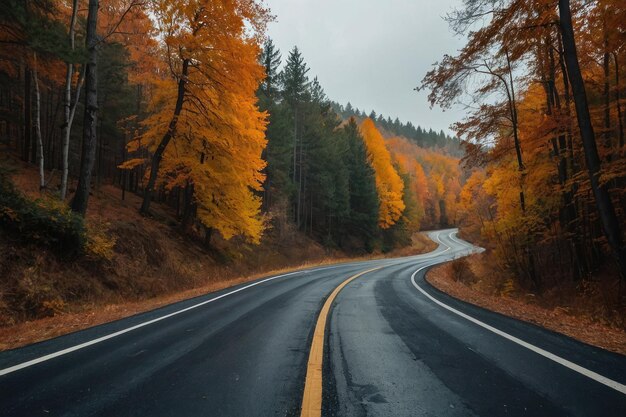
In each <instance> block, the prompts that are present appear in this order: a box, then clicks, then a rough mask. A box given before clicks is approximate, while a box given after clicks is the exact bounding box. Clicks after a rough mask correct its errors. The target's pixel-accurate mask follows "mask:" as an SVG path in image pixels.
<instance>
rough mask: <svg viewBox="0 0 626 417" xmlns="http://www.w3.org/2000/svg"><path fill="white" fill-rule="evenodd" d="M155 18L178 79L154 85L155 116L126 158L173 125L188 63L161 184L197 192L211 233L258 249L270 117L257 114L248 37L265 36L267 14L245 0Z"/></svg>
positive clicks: (167, 11) (172, 8) (161, 78)
mask: <svg viewBox="0 0 626 417" xmlns="http://www.w3.org/2000/svg"><path fill="white" fill-rule="evenodd" d="M154 11H155V14H156V17H157V18H158V25H159V29H160V31H161V33H162V34H163V42H164V44H165V45H163V51H162V52H163V55H164V59H165V60H166V61H167V62H169V63H171V65H172V66H171V67H170V68H171V70H172V72H173V73H171V74H165V73H158V74H155V75H154V76H153V78H152V79H151V80H150V81H151V85H152V88H151V92H152V94H151V103H150V112H151V116H150V117H148V118H147V119H146V120H145V121H144V122H143V126H144V128H145V130H144V132H143V134H142V135H140V136H139V137H138V138H137V139H135V140H134V141H133V142H131V143H130V144H129V150H132V149H136V148H138V147H139V143H140V141H141V145H142V146H144V147H147V148H148V150H150V151H152V152H154V151H155V150H156V148H157V146H158V145H159V144H160V143H161V139H162V138H163V136H164V135H165V133H166V132H167V131H168V129H169V126H170V123H171V122H172V114H174V108H175V104H176V101H177V97H178V87H179V85H178V78H179V77H181V75H180V72H181V68H182V66H183V62H184V61H185V60H187V61H189V62H190V65H189V73H188V75H187V77H186V81H187V82H186V85H185V96H184V97H185V98H184V101H183V108H182V111H181V113H180V116H179V117H178V120H177V126H176V129H175V131H174V132H173V136H172V141H171V144H170V145H169V146H168V147H167V148H166V151H165V153H164V155H163V160H162V162H161V166H160V170H159V177H160V178H159V180H160V182H161V183H162V184H165V186H166V188H167V189H172V188H173V187H177V186H178V187H182V186H185V185H187V184H189V185H192V186H193V191H194V199H195V203H196V204H197V207H198V210H197V216H198V219H199V220H200V222H201V223H202V224H203V225H204V226H206V227H207V228H211V229H215V230H217V231H218V232H220V234H221V235H222V236H223V237H224V238H226V239H230V238H231V237H233V236H236V235H243V236H245V237H246V238H247V239H248V240H249V241H251V242H254V243H258V242H259V241H260V238H261V235H262V233H263V230H264V220H263V218H262V216H261V215H260V208H261V200H260V198H259V197H258V196H257V195H256V194H255V192H258V191H261V189H262V184H263V181H264V174H263V173H262V170H263V169H264V168H265V161H263V160H262V159H261V153H262V151H263V149H264V148H265V146H266V139H265V128H266V124H267V121H266V118H267V115H266V114H265V113H263V112H261V111H259V108H258V106H257V98H256V90H257V88H258V85H259V83H260V82H261V80H262V79H263V77H264V70H263V67H262V66H261V65H260V64H259V63H258V60H257V57H258V56H259V53H260V47H259V39H258V38H257V37H256V36H253V35H254V33H252V32H251V30H250V29H251V28H253V29H257V30H259V29H262V27H263V26H264V24H265V22H266V20H267V19H268V18H269V16H268V14H267V11H266V10H264V9H263V8H261V7H260V6H258V5H257V4H256V3H255V2H253V1H247V0H229V1H224V2H214V1H209V0H189V1H185V2H173V1H171V0H160V1H157V2H155V5H154ZM256 33H258V32H256ZM127 163H129V164H131V165H132V164H133V161H132V160H131V161H128V162H127Z"/></svg>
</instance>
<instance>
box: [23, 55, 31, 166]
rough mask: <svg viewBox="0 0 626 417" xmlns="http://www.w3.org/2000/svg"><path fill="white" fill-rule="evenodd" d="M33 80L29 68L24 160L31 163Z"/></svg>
mask: <svg viewBox="0 0 626 417" xmlns="http://www.w3.org/2000/svg"><path fill="white" fill-rule="evenodd" d="M31 80H32V75H31V71H30V68H29V67H26V69H25V70H24V147H23V151H24V152H23V153H22V159H23V160H24V161H26V162H30V145H31V140H32V109H31V98H32V96H31V90H32V89H31Z"/></svg>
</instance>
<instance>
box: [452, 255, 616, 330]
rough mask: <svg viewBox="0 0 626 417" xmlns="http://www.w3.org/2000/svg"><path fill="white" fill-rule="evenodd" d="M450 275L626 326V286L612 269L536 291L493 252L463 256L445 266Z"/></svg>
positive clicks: (493, 292)
mask: <svg viewBox="0 0 626 417" xmlns="http://www.w3.org/2000/svg"><path fill="white" fill-rule="evenodd" d="M441 268H442V270H444V274H445V276H447V277H448V279H450V280H453V281H455V282H457V283H461V284H463V285H464V286H465V287H467V288H469V289H471V290H472V291H475V292H477V293H480V294H484V295H487V296H491V297H496V298H510V299H513V300H517V301H520V302H523V303H525V304H529V305H535V306H537V307H540V308H543V309H547V310H551V311H558V312H559V313H561V314H565V315H568V316H571V317H584V318H586V319H589V320H590V321H593V322H596V323H600V324H603V325H607V326H611V327H615V328H620V329H624V330H626V294H625V293H626V291H625V290H626V288H623V284H621V286H622V287H621V288H620V281H619V278H618V277H616V276H615V274H612V273H611V271H609V270H604V271H597V272H596V273H595V274H594V275H593V276H592V277H588V278H586V279H583V280H580V281H574V280H565V281H563V282H559V283H558V284H552V283H550V285H548V283H546V284H545V286H544V287H543V288H542V290H541V291H536V290H535V291H532V290H530V289H528V288H525V287H524V286H522V285H520V284H519V283H518V281H517V280H516V279H515V277H514V276H513V275H512V274H511V273H510V272H509V271H507V270H506V269H505V268H504V267H502V266H499V265H498V264H497V263H496V262H494V260H493V255H492V254H491V253H489V252H486V253H482V254H479V255H473V256H470V257H467V258H461V259H458V260H456V261H453V262H451V263H449V264H447V265H445V266H442V267H441Z"/></svg>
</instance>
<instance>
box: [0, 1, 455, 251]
mask: <svg viewBox="0 0 626 417" xmlns="http://www.w3.org/2000/svg"><path fill="white" fill-rule="evenodd" d="M271 18H272V17H271V15H270V13H269V10H267V9H265V8H264V7H263V6H262V5H261V4H260V3H258V2H255V1H252V0H233V1H229V2H225V3H224V2H215V1H212V0H186V1H172V0H158V1H150V2H146V1H140V0H66V1H52V0H27V1H21V0H10V1H7V2H3V3H2V5H0V26H1V29H2V32H1V33H2V34H1V35H0V37H1V38H0V42H1V44H2V48H0V137H1V138H2V141H3V142H4V143H5V144H6V145H8V147H9V148H12V149H14V150H15V152H16V153H17V154H19V155H20V156H21V158H22V159H23V160H24V161H26V162H29V163H33V164H37V166H38V167H39V180H40V181H39V182H40V189H41V192H42V194H45V195H49V196H51V197H52V198H53V199H58V201H61V202H64V203H65V204H67V207H69V208H71V209H72V210H73V211H74V212H75V213H77V214H78V215H80V216H84V215H85V213H86V212H87V208H88V200H89V198H90V195H91V193H92V192H93V191H94V190H97V189H98V187H100V186H101V185H103V184H115V185H117V186H118V187H120V188H121V192H120V195H121V198H125V196H126V193H127V192H132V193H136V194H137V195H139V196H141V198H142V200H143V203H142V205H141V208H140V210H141V212H142V213H143V214H145V215H151V214H152V211H153V207H152V203H153V202H155V201H156V202H159V203H161V204H162V205H163V206H165V207H169V209H170V210H171V212H172V213H173V214H174V216H175V218H176V219H177V222H178V224H179V226H180V227H181V228H182V229H183V230H184V231H185V232H186V233H188V234H189V235H191V236H194V237H196V238H198V239H201V240H203V241H204V242H205V243H206V244H210V242H211V239H212V237H213V236H215V234H216V233H217V234H219V235H220V236H221V237H222V238H224V239H227V240H228V239H231V238H233V237H237V239H240V240H245V241H248V242H252V243H259V242H260V240H261V237H262V236H263V233H264V232H265V231H266V230H267V229H268V228H272V229H274V230H275V231H277V232H278V233H280V234H285V233H295V232H296V231H298V232H299V233H305V234H307V235H309V236H311V237H313V238H314V239H316V240H318V241H320V242H322V243H324V244H325V245H326V246H328V247H338V248H343V249H345V250H348V251H356V252H369V251H372V250H375V249H381V250H388V249H391V248H393V247H396V246H401V245H405V244H408V243H410V239H411V235H412V234H413V233H414V232H415V231H417V230H419V229H420V228H422V227H438V226H440V225H448V224H452V223H454V221H455V219H456V214H455V213H456V198H457V197H458V191H459V190H460V185H459V184H460V182H461V180H462V179H461V174H460V172H459V170H458V169H456V168H455V167H456V160H455V159H454V158H453V157H450V156H443V155H439V154H438V153H437V152H439V151H441V149H440V148H441V147H442V146H443V147H444V148H447V149H449V148H450V147H449V146H448V145H446V144H445V143H448V144H449V143H452V142H454V140H453V139H451V138H448V137H445V135H444V134H443V133H441V134H434V133H432V132H430V133H429V132H425V131H424V130H422V129H421V128H413V127H412V125H411V124H407V125H404V124H400V123H399V122H398V124H397V127H398V129H399V130H398V135H399V134H400V133H402V132H405V131H406V133H407V135H409V137H411V138H412V139H411V140H412V142H410V141H407V142H406V143H405V142H404V141H406V140H405V139H402V138H401V137H397V138H395V139H393V138H391V137H390V133H389V132H392V131H393V126H392V125H393V123H392V124H391V125H389V126H387V127H385V125H386V124H387V120H383V121H380V120H379V119H380V118H379V117H376V118H375V120H374V119H368V118H358V119H357V118H353V117H345V118H343V117H341V115H340V114H338V113H337V111H336V110H335V109H334V108H333V103H332V102H331V101H330V100H329V99H328V98H327V97H326V95H325V94H324V91H323V89H322V87H321V86H320V84H319V82H318V81H317V79H316V78H311V77H310V76H309V68H308V67H307V65H306V63H305V61H304V58H303V57H302V54H301V53H300V51H299V50H298V49H297V48H294V49H293V50H292V51H291V52H290V53H289V55H288V57H287V59H286V60H285V62H284V65H282V63H281V57H280V53H279V51H277V50H276V49H275V47H274V45H273V43H272V42H271V41H270V40H268V41H266V40H265V38H264V32H265V27H266V25H267V23H268V22H269V21H270V20H271ZM375 121H376V123H375ZM377 125H378V126H377ZM379 129H380V130H379ZM381 131H382V132H381ZM416 132H421V133H420V134H423V135H426V136H424V137H425V138H426V137H428V138H430V137H431V136H432V146H434V147H435V148H436V150H437V152H435V148H433V150H426V149H422V148H419V147H418V146H417V145H416V139H415V138H416V137H417V136H415V134H416ZM410 135H413V136H410ZM437 138H438V139H437ZM425 140H426V139H425ZM427 141H431V139H428V140H427ZM438 141H439V142H440V143H439V142H438ZM426 143H427V142H424V144H426ZM428 143H429V144H430V142H428ZM429 146H430V145H429ZM407 152H408V153H407ZM409 154H410V156H407V155H409ZM9 220H10V219H9Z"/></svg>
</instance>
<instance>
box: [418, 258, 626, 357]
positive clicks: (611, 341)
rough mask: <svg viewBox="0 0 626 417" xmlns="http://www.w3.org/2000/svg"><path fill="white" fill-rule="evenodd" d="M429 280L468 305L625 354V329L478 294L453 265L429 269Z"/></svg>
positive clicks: (556, 309) (514, 300) (558, 310)
mask: <svg viewBox="0 0 626 417" xmlns="http://www.w3.org/2000/svg"><path fill="white" fill-rule="evenodd" d="M426 281H427V282H428V283H429V284H430V285H432V286H433V287H435V288H436V289H438V290H440V291H442V292H444V293H446V294H448V295H450V296H452V297H454V298H457V299H460V300H462V301H465V302H467V303H470V304H473V305H477V306H479V307H482V308H485V309H487V310H491V311H495V312H497V313H500V314H503V315H505V316H508V317H512V318H515V319H518V320H522V321H525V322H529V323H532V324H535V325H538V326H540V327H543V328H546V329H549V330H552V331H554V332H557V333H561V334H564V335H566V336H569V337H571V338H574V339H576V340H579V341H581V342H584V343H587V344H590V345H593V346H597V347H600V348H602V349H606V350H609V351H612V352H617V353H620V354H622V355H626V330H624V329H619V328H615V327H611V326H607V325H605V324H602V323H598V322H596V321H593V320H591V319H590V318H588V317H584V316H573V315H569V314H567V310H565V309H563V308H554V309H548V308H544V307H541V306H539V305H536V304H531V303H526V302H523V301H521V300H518V299H513V298H511V297H506V296H497V295H492V294H486V293H484V292H481V291H477V290H475V289H473V288H471V287H470V286H468V285H466V284H464V283H462V282H460V281H456V280H455V279H454V278H453V275H452V273H451V265H450V264H443V265H438V266H435V267H433V268H432V269H430V270H429V271H428V272H427V274H426Z"/></svg>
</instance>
